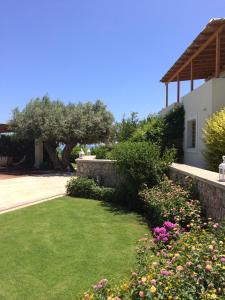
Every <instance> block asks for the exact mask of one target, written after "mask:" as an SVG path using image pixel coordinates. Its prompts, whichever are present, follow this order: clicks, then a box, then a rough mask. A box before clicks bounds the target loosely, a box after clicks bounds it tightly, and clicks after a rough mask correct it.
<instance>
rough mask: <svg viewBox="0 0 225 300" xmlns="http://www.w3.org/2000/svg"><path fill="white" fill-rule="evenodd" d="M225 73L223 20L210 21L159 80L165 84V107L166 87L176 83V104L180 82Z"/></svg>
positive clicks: (224, 21) (224, 27)
mask: <svg viewBox="0 0 225 300" xmlns="http://www.w3.org/2000/svg"><path fill="white" fill-rule="evenodd" d="M223 71H225V19H212V20H210V22H209V23H208V24H207V26H206V27H205V28H204V29H203V31H202V32H201V33H200V34H199V35H198V36H197V37H196V39H195V40H194V41H193V42H192V44H191V45H190V46H189V47H188V48H187V49H186V51H185V52H184V53H183V54H182V55H181V56H180V58H179V59H178V60H177V61H176V62H175V64H174V65H173V66H172V67H171V68H170V69H169V70H168V72H167V73H166V74H165V75H164V76H163V77H162V79H161V80H160V81H161V82H164V83H165V84H166V106H168V85H169V83H170V82H177V102H179V101H180V82H181V81H185V80H190V82H191V83H190V90H191V91H193V89H194V80H196V79H210V78H212V77H215V78H218V77H219V76H220V74H221V72H223Z"/></svg>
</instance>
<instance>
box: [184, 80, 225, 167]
mask: <svg viewBox="0 0 225 300" xmlns="http://www.w3.org/2000/svg"><path fill="white" fill-rule="evenodd" d="M181 101H182V103H183V105H184V109H185V131H184V163H185V164H187V165H192V166H196V167H200V168H206V162H205V160H204V156H203V152H204V150H205V144H204V141H203V139H202V129H203V128H204V126H205V123H206V120H207V119H208V118H209V117H210V116H211V115H212V114H213V113H214V112H216V111H218V110H220V109H221V108H222V107H224V106H225V78H214V79H211V80H209V81H207V82H205V83H204V84H203V85H201V86H200V87H198V88H197V89H195V90H193V91H192V92H190V93H189V94H187V95H186V96H184V97H182V98H181ZM193 119H195V120H196V147H195V148H188V145H187V139H188V131H187V123H188V121H190V120H193Z"/></svg>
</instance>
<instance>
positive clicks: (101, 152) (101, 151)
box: [91, 146, 111, 159]
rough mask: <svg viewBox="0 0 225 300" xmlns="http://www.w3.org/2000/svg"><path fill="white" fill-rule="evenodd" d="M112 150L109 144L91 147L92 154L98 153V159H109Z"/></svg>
mask: <svg viewBox="0 0 225 300" xmlns="http://www.w3.org/2000/svg"><path fill="white" fill-rule="evenodd" d="M110 151H111V147H109V146H97V147H94V148H92V149H91V155H96V158H97V159H107V158H108V154H109V152H110Z"/></svg>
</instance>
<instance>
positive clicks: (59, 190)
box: [0, 174, 69, 213]
mask: <svg viewBox="0 0 225 300" xmlns="http://www.w3.org/2000/svg"><path fill="white" fill-rule="evenodd" d="M68 179H69V175H57V174H55V175H53V174H48V175H30V176H21V177H17V178H10V179H4V180H0V213H3V212H6V211H8V210H12V209H16V208H20V207H23V206H27V205H31V204H34V203H36V202H41V201H44V200H46V199H50V198H54V197H57V196H61V195H63V194H65V184H66V182H67V180H68Z"/></svg>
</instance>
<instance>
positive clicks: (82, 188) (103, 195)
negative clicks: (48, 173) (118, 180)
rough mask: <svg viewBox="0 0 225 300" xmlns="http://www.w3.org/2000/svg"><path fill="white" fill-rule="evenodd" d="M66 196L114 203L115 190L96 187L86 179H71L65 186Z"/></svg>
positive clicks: (92, 181)
mask: <svg viewBox="0 0 225 300" xmlns="http://www.w3.org/2000/svg"><path fill="white" fill-rule="evenodd" d="M66 191H67V195H69V196H72V197H82V198H87V199H96V200H105V201H114V200H115V198H116V190H115V189H114V188H110V187H102V186H99V185H97V183H96V182H95V181H94V180H93V179H89V178H86V177H78V178H76V177H73V178H71V179H70V180H69V181H68V182H67V185H66Z"/></svg>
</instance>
